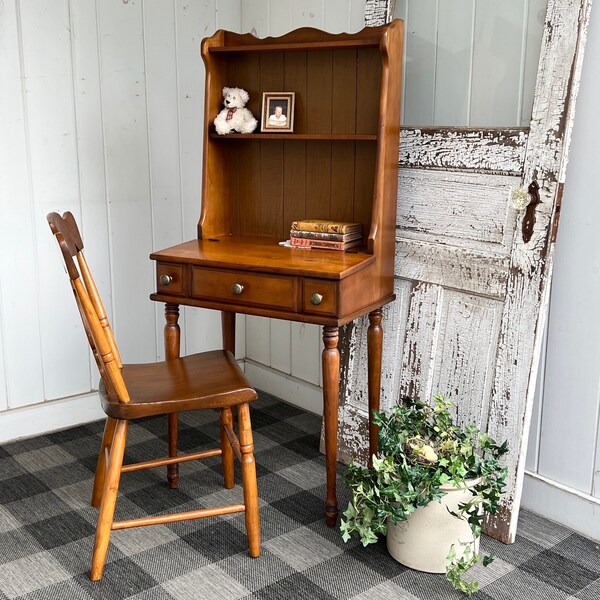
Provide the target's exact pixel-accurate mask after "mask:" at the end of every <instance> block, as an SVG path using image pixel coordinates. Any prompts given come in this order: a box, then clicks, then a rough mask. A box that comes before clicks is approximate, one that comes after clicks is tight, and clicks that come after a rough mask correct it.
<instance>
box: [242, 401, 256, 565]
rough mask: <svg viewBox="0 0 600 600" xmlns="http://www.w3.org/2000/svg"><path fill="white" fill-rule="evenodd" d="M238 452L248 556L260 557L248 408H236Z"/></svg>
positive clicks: (252, 447)
mask: <svg viewBox="0 0 600 600" xmlns="http://www.w3.org/2000/svg"><path fill="white" fill-rule="evenodd" d="M238 426H239V439H240V450H241V452H242V461H241V462H242V484H243V486H244V504H245V506H246V512H245V517H246V535H247V536H248V546H249V548H250V556H253V557H256V556H259V555H260V521H259V518H258V487H257V485H256V463H255V462H254V442H253V440H252V426H251V424H250V406H249V405H248V404H240V405H239V407H238Z"/></svg>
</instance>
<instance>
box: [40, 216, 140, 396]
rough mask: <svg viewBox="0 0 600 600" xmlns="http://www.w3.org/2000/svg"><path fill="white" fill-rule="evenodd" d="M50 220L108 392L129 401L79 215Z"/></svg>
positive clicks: (113, 338) (54, 217) (117, 352)
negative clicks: (88, 260) (76, 218)
mask: <svg viewBox="0 0 600 600" xmlns="http://www.w3.org/2000/svg"><path fill="white" fill-rule="evenodd" d="M46 219H48V224H49V225H50V229H51V230H52V233H53V234H54V237H55V238H56V241H57V242H58V246H59V248H60V250H61V253H62V256H63V259H64V261H65V266H66V268H67V273H68V274H69V279H70V281H71V287H72V288H73V293H74V294H75V301H76V302H77V307H78V308H79V314H80V315H81V320H82V321H83V326H84V328H85V332H86V334H87V338H88V341H89V343H90V346H91V348H92V352H93V354H94V358H95V359H96V364H97V365H98V370H99V371H100V375H101V376H102V379H103V381H104V386H105V387H106V391H107V392H108V393H109V394H111V395H113V394H114V396H115V397H116V398H117V399H118V400H119V402H129V393H128V392H127V387H126V386H125V382H124V380H123V377H122V375H121V367H122V362H121V356H120V355H119V350H118V348H117V344H116V342H115V337H114V335H113V332H112V329H111V327H110V323H109V321H108V317H107V316H106V311H105V310H104V305H103V304H102V300H101V299H100V294H99V293H98V288H97V287H96V284H95V283H94V278H93V277H92V273H91V272H90V269H89V267H88V264H87V261H86V259H85V256H84V254H83V241H82V240H81V234H80V233H79V228H78V227H77V223H76V221H75V218H74V217H73V215H72V214H71V213H70V212H66V213H64V214H63V216H62V217H61V216H60V215H59V214H58V213H55V212H52V213H49V214H48V215H47V216H46ZM74 259H77V260H76V261H75V260H74Z"/></svg>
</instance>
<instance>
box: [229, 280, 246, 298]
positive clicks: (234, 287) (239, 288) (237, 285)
mask: <svg viewBox="0 0 600 600" xmlns="http://www.w3.org/2000/svg"><path fill="white" fill-rule="evenodd" d="M231 291H232V293H234V294H235V295H236V296H239V295H240V294H241V293H242V292H243V291H244V286H243V285H242V284H241V283H234V284H233V285H232V286H231Z"/></svg>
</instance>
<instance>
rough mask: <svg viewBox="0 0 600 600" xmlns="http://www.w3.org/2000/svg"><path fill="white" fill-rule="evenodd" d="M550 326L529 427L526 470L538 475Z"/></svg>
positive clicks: (545, 333)
mask: <svg viewBox="0 0 600 600" xmlns="http://www.w3.org/2000/svg"><path fill="white" fill-rule="evenodd" d="M548 324H549V323H548V322H546V328H545V329H544V339H543V340H542V350H541V352H542V353H541V356H540V366H539V368H538V372H537V386H536V389H535V396H534V398H533V407H532V409H531V425H530V426H529V440H528V442H527V457H526V459H525V468H526V469H527V470H528V471H531V472H532V473H537V470H538V460H539V455H540V437H541V434H542V404H543V398H544V383H545V372H546V355H547V352H548Z"/></svg>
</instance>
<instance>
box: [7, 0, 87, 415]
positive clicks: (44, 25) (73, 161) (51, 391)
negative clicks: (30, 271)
mask: <svg viewBox="0 0 600 600" xmlns="http://www.w3.org/2000/svg"><path fill="white" fill-rule="evenodd" d="M57 4H58V3H56V2H54V1H52V0H48V1H33V0H26V1H21V2H20V3H19V6H20V17H21V35H22V52H23V74H24V77H25V85H26V96H25V110H26V111H27V117H26V118H27V126H28V127H27V131H28V141H29V159H30V169H31V193H32V199H33V213H32V216H33V223H32V227H33V231H34V235H35V246H36V252H37V254H38V259H37V263H38V273H37V284H38V286H39V287H38V294H39V302H40V310H41V311H42V314H43V320H42V322H41V342H42V358H43V363H44V371H43V372H44V391H45V394H44V396H45V399H46V400H51V399H55V398H60V397H63V396H72V395H75V394H80V393H83V392H86V391H89V389H90V365H89V359H88V354H87V349H86V348H87V340H86V339H85V335H84V333H83V327H82V326H81V325H80V320H79V317H78V314H77V308H76V306H75V303H74V301H73V294H72V292H71V290H70V288H69V284H68V280H66V278H65V274H64V267H62V266H61V261H60V259H59V257H58V256H57V253H58V250H57V247H56V242H55V241H54V239H53V237H52V235H50V231H49V229H48V225H47V223H46V214H47V213H48V212H51V211H52V210H60V211H64V210H71V211H72V212H73V213H74V214H75V216H76V218H79V217H80V214H81V213H80V200H79V177H78V172H77V145H76V129H75V114H74V101H73V72H72V64H71V47H70V31H69V30H70V20H69V11H68V4H67V2H66V0H63V1H62V2H60V4H58V5H57ZM19 251H20V252H22V250H21V249H19ZM65 322H69V323H71V324H73V326H72V327H65V326H64V323H65ZM57 340H60V344H61V352H57V351H56V346H57ZM20 376H21V377H28V376H29V375H28V373H27V371H25V372H23V373H21V374H20ZM16 400H17V402H22V401H25V402H26V403H28V402H27V400H26V399H24V398H23V399H16ZM11 406H12V403H11Z"/></svg>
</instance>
